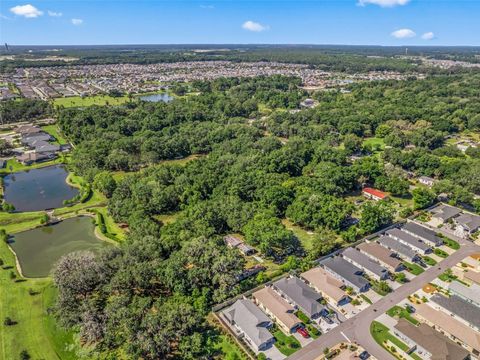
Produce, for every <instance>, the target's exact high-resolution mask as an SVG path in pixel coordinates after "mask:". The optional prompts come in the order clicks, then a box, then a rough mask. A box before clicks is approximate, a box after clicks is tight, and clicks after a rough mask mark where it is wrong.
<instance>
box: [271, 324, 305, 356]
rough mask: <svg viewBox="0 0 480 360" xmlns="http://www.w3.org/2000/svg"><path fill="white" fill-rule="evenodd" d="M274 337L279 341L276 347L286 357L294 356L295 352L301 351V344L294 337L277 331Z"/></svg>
mask: <svg viewBox="0 0 480 360" xmlns="http://www.w3.org/2000/svg"><path fill="white" fill-rule="evenodd" d="M273 336H274V337H275V339H276V340H277V341H276V342H275V346H276V347H277V348H278V350H280V352H281V353H282V354H284V355H287V356H289V355H292V354H293V353H294V352H295V351H297V350H298V349H300V343H299V342H298V340H297V339H295V338H294V337H293V336H287V335H285V334H284V333H283V332H282V331H281V330H279V329H276V330H275V331H274V332H273Z"/></svg>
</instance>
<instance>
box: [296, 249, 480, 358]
mask: <svg viewBox="0 0 480 360" xmlns="http://www.w3.org/2000/svg"><path fill="white" fill-rule="evenodd" d="M461 243H462V247H461V248H460V249H459V250H457V251H456V252H455V253H454V254H453V255H450V256H449V257H448V258H446V259H444V260H443V261H442V262H440V263H438V264H437V265H436V266H434V267H431V268H430V269H428V270H426V271H425V272H424V273H422V274H420V275H418V276H417V277H416V278H414V279H413V280H412V281H410V282H409V283H407V284H405V285H403V286H401V287H400V288H398V289H397V290H395V291H394V292H393V293H391V294H389V295H387V296H385V297H384V298H383V299H381V300H379V301H378V302H377V303H375V304H373V305H371V306H370V307H369V308H368V309H366V310H364V311H362V312H361V313H360V314H358V315H356V316H354V317H353V318H351V319H349V320H347V321H346V322H344V323H342V324H340V325H339V326H337V327H336V328H335V329H333V330H332V331H330V332H328V333H327V334H324V335H322V336H320V337H319V338H318V339H316V340H315V341H313V342H312V343H310V344H308V345H307V346H305V347H304V348H302V349H301V350H299V351H297V352H296V353H295V354H293V355H291V356H290V357H288V360H314V359H316V358H317V357H320V356H321V355H322V354H323V350H324V349H325V348H326V347H332V346H334V345H336V344H338V343H340V342H346V341H351V342H356V343H358V344H360V345H361V346H362V347H364V348H365V349H366V350H367V351H368V352H369V353H370V354H371V355H373V356H374V357H376V358H377V359H379V360H389V359H392V360H393V359H395V358H394V357H393V356H392V355H390V353H388V352H387V351H386V350H384V349H383V348H382V347H381V346H380V345H378V344H377V343H376V342H375V340H374V339H373V338H372V337H371V335H370V324H371V323H372V321H373V320H375V318H377V317H378V316H379V315H380V314H382V313H384V312H386V311H387V310H388V309H390V308H391V307H392V306H393V305H395V304H397V303H399V302H400V301H402V300H403V299H405V298H406V297H407V296H408V295H410V294H412V293H414V292H415V291H417V290H418V289H420V288H422V286H423V285H425V284H426V283H429V282H431V281H432V280H433V279H435V278H436V277H438V276H439V275H440V274H442V273H443V272H444V271H445V270H446V269H450V268H451V267H453V266H454V265H455V264H457V263H459V262H460V261H461V260H463V259H464V258H465V257H467V256H469V255H471V254H473V253H475V252H480V246H479V245H476V244H474V243H471V242H467V241H465V240H463V241H462V242H461Z"/></svg>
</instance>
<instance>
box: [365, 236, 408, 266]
mask: <svg viewBox="0 0 480 360" xmlns="http://www.w3.org/2000/svg"><path fill="white" fill-rule="evenodd" d="M357 248H358V249H359V250H360V251H363V252H365V253H367V254H369V255H371V256H373V257H375V258H377V259H378V260H380V261H381V262H382V263H384V264H387V265H388V266H391V267H392V268H394V269H396V268H397V267H399V266H400V265H401V264H402V261H401V260H399V259H397V258H396V257H394V255H395V254H394V253H393V252H392V251H391V250H388V249H387V248H384V247H383V246H381V245H378V244H377V243H375V242H369V243H367V242H363V243H361V244H360V245H358V246H357Z"/></svg>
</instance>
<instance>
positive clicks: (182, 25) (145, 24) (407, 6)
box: [0, 0, 480, 45]
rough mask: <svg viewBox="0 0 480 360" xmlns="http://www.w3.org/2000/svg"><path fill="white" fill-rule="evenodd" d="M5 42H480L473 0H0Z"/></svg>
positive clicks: (0, 35) (479, 2)
mask: <svg viewBox="0 0 480 360" xmlns="http://www.w3.org/2000/svg"><path fill="white" fill-rule="evenodd" d="M0 21H1V24H0V41H1V42H2V43H3V42H7V43H9V44H12V45H22V44H23V45H66V44H71V45H76V44H78V45H80V44H82V45H88V44H195V43H201V44H235V43H242V44H248V43H269V44H352V45H363V44H367V45H480V0H430V1H427V0H337V1H333V0H331V1H322V0H316V1H315V0H311V1H287V0H283V1H273V0H271V1H200V0H198V1H181V0H170V1H167V0H136V1H131V0H116V1H109V0H82V1H77V0H60V1H33V0H32V1H30V0H26V1H13V0H2V1H1V2H0Z"/></svg>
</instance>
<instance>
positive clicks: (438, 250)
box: [433, 248, 448, 259]
mask: <svg viewBox="0 0 480 360" xmlns="http://www.w3.org/2000/svg"><path fill="white" fill-rule="evenodd" d="M433 253H434V254H435V255H437V256H440V257H441V258H444V259H445V258H446V257H447V256H448V254H447V253H446V252H445V251H443V250H441V249H439V248H435V249H434V250H433Z"/></svg>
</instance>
